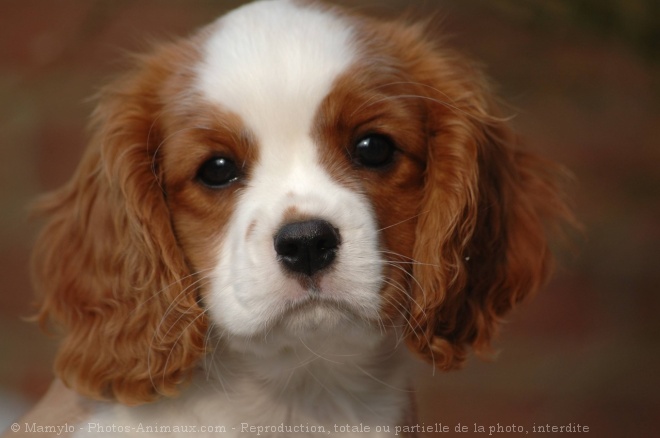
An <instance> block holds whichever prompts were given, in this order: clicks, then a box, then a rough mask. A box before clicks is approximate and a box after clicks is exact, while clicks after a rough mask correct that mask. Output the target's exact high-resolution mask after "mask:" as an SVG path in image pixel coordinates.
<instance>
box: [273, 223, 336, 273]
mask: <svg viewBox="0 0 660 438" xmlns="http://www.w3.org/2000/svg"><path fill="white" fill-rule="evenodd" d="M274 244H275V252H276V253H277V255H278V256H279V260H280V262H281V263H282V265H283V266H284V267H285V268H286V269H287V270H289V271H292V272H297V273H301V274H305V275H309V276H311V275H313V274H315V273H316V272H318V271H320V270H322V269H323V268H326V267H328V266H329V265H330V264H332V262H333V261H334V259H335V256H336V253H337V249H338V247H339V244H340V236H339V232H338V231H337V230H336V229H335V228H334V227H333V226H332V225H331V224H330V223H329V222H327V221H324V220H320V219H314V220H308V221H303V222H294V223H290V224H287V225H284V226H283V227H282V228H280V230H279V231H278V232H277V234H276V235H275V237H274Z"/></svg>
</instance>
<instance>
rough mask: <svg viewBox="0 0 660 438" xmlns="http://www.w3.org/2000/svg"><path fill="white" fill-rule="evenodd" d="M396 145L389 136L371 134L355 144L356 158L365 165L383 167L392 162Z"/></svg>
mask: <svg viewBox="0 0 660 438" xmlns="http://www.w3.org/2000/svg"><path fill="white" fill-rule="evenodd" d="M394 151H395V147H394V144H393V143H392V140H390V138H389V137H386V136H384V135H378V134H374V135H369V136H367V137H364V138H362V139H361V140H360V141H358V142H357V144H356V145H355V158H356V160H357V162H358V163H360V164H361V165H363V166H365V167H373V168H376V167H382V166H386V165H387V164H389V163H391V162H392V158H393V156H394Z"/></svg>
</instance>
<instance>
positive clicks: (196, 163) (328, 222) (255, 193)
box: [161, 3, 426, 341]
mask: <svg viewBox="0 0 660 438" xmlns="http://www.w3.org/2000/svg"><path fill="white" fill-rule="evenodd" d="M292 27H294V28H295V29H296V31H297V32H298V33H300V34H301V35H304V38H295V37H293V35H290V33H289V29H291V28H292ZM248 28H249V29H253V31H252V32H245V29H248ZM208 32H209V33H208V36H207V39H206V41H205V42H204V43H203V45H202V47H201V48H200V52H201V58H200V62H199V63H198V64H197V66H196V67H195V76H194V80H193V81H192V82H191V84H189V85H188V87H189V88H190V89H191V90H192V92H193V93H194V94H195V95H196V96H195V98H194V100H193V101H192V102H191V103H190V104H188V108H185V109H183V110H181V109H179V112H181V111H183V112H185V113H186V114H185V116H186V117H187V118H188V119H187V120H183V121H182V120H177V123H173V125H176V128H174V131H172V132H171V134H170V133H168V135H167V141H165V142H164V143H163V145H162V148H161V149H162V150H161V154H162V157H163V159H164V185H165V190H166V192H167V194H168V197H169V199H170V207H171V212H172V216H173V220H174V224H175V228H176V230H177V232H178V236H179V238H180V239H179V240H180V242H181V243H182V245H183V246H184V249H185V252H186V254H188V256H189V257H190V258H191V262H192V264H193V266H194V270H195V271H196V272H200V273H203V274H202V275H201V277H203V278H205V279H206V280H204V283H205V284H206V287H205V288H204V303H205V305H206V306H207V307H208V309H209V314H210V315H211V316H212V319H213V321H214V322H215V323H217V324H218V325H219V326H220V327H221V328H222V329H223V330H226V331H227V332H228V333H231V334H233V335H241V336H245V337H255V335H258V334H263V333H265V332H270V333H271V335H272V334H274V333H275V334H276V333H277V332H278V331H277V330H275V331H274V332H273V328H274V327H279V328H281V329H285V331H291V335H295V336H292V337H291V338H292V339H293V340H296V341H297V340H298V336H300V335H301V334H302V333H310V330H311V331H317V330H320V331H326V332H332V331H334V330H337V326H349V327H350V326H351V322H350V321H348V322H347V321H345V319H350V320H352V322H353V324H355V323H361V322H363V321H368V323H369V324H374V325H376V324H377V323H379V322H380V319H381V318H383V317H385V318H386V321H385V322H384V323H385V324H386V325H392V321H391V318H392V317H393V316H395V315H383V314H382V312H383V311H384V309H386V308H387V307H392V306H385V305H384V304H385V303H387V302H388V300H389V301H390V302H391V304H396V303H397V302H398V303H401V302H402V300H404V297H400V296H399V295H400V293H397V288H398V289H407V282H408V280H409V278H407V276H409V272H410V269H409V268H410V264H409V262H410V261H411V260H412V243H413V240H414V237H413V236H414V233H415V232H414V228H415V225H416V222H417V221H416V217H417V212H418V205H419V204H420V202H421V196H422V183H423V172H424V150H425V138H426V137H425V135H424V134H425V129H426V128H425V126H424V124H423V119H424V118H423V115H424V107H423V104H424V103H423V102H421V101H420V100H419V99H410V98H407V96H411V95H415V94H416V93H417V92H418V91H417V90H415V88H416V87H417V85H415V84H414V83H413V81H414V80H415V79H414V78H412V77H409V76H408V75H407V74H406V73H404V72H398V73H392V72H390V69H394V68H395V66H394V65H391V64H393V63H394V60H390V61H389V62H380V63H377V64H374V63H372V61H371V57H370V56H366V57H365V52H364V49H365V47H364V45H361V44H360V42H359V38H360V35H359V33H358V32H356V31H355V30H354V29H352V27H351V26H350V23H349V22H346V19H344V20H342V19H341V18H340V17H338V16H335V15H334V14H331V13H328V12H327V11H322V10H318V9H313V8H302V9H301V8H297V7H293V6H292V5H290V4H288V3H274V4H270V5H269V6H268V7H264V6H263V5H260V4H253V5H251V6H248V7H244V8H242V9H240V10H238V11H235V12H233V13H232V14H230V15H228V16H226V17H224V18H222V19H221V20H219V22H218V23H216V24H215V25H214V26H212V27H211V28H210V29H209V30H208ZM246 72H249V73H247V74H246ZM175 102H176V101H175ZM193 102H194V103H193ZM175 105H178V103H175ZM173 117H175V118H178V117H180V114H178V115H176V116H173ZM193 157H194V158H193ZM182 163H185V168H184V169H182ZM170 168H176V169H177V170H176V171H170V170H169V169H170ZM170 175H171V176H172V177H171V178H170ZM175 177H176V178H175ZM200 213H201V214H200ZM402 262H405V263H404V264H401V265H397V263H402ZM386 280H387V281H386ZM396 316H398V318H397V319H399V320H400V319H401V315H396ZM381 323H382V322H381Z"/></svg>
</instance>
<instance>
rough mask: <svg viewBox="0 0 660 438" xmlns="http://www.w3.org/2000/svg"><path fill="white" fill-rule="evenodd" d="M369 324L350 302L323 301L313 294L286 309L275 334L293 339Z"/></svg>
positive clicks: (279, 319) (279, 318)
mask: <svg viewBox="0 0 660 438" xmlns="http://www.w3.org/2000/svg"><path fill="white" fill-rule="evenodd" d="M365 323H367V320H366V318H365V317H364V316H362V315H360V314H358V312H357V311H356V310H355V309H353V308H352V307H351V306H350V305H349V304H348V303H344V302H342V301H335V300H329V299H326V298H320V297H319V295H317V294H315V293H312V294H310V295H308V296H306V297H305V298H304V299H301V300H298V301H296V302H294V303H291V304H289V305H287V306H286V308H285V310H284V311H283V312H282V313H281V315H280V316H279V317H278V319H277V322H276V323H275V324H274V326H273V329H274V330H275V331H279V332H282V333H283V334H290V335H292V336H297V337H300V336H306V335H308V334H310V333H317V332H325V333H331V332H332V331H336V330H337V329H338V328H345V327H347V326H351V327H356V326H359V325H363V324H365Z"/></svg>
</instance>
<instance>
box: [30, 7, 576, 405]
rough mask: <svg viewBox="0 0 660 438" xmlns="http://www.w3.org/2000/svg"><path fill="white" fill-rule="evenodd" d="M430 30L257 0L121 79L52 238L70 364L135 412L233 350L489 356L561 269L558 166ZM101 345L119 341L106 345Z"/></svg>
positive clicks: (47, 234) (62, 202) (73, 377)
mask: <svg viewBox="0 0 660 438" xmlns="http://www.w3.org/2000/svg"><path fill="white" fill-rule="evenodd" d="M424 32H425V31H424V28H423V27H421V26H414V25H404V24H398V23H388V22H380V21H375V20H370V19H366V18H363V17H355V16H348V15H344V14H342V13H339V12H337V11H334V10H329V9H326V8H324V7H320V6H314V5H311V6H310V5H306V6H303V5H299V4H297V3H295V2H288V1H276V2H257V3H253V4H250V5H248V6H245V7H243V8H241V9H239V10H236V11H235V12H233V13H230V14H229V15H227V16H225V17H223V18H221V19H220V20H218V21H217V22H216V23H214V24H213V25H211V26H209V27H208V28H206V29H204V30H202V31H201V32H200V33H199V34H197V35H195V36H194V37H192V38H190V39H188V40H184V41H181V42H178V43H176V44H172V45H169V46H163V47H161V48H160V49H159V50H158V51H156V53H155V54H154V55H151V56H149V57H147V58H145V59H144V60H143V61H142V63H141V65H140V66H139V68H138V69H137V70H136V71H135V72H133V73H131V74H130V75H127V76H126V77H125V78H123V79H121V80H119V81H117V82H116V83H115V84H114V85H112V86H111V87H109V88H108V89H106V91H105V93H104V96H103V97H102V99H101V103H100V105H99V109H98V110H97V112H96V115H95V119H94V123H95V136H94V138H93V139H92V142H91V144H90V147H89V149H88V150H87V152H86V155H85V157H84V159H83V162H82V164H81V166H80V168H79V170H78V172H77V174H76V176H75V177H74V179H73V180H72V181H71V183H69V184H68V185H67V186H66V187H64V188H63V189H62V190H60V191H59V192H56V193H55V194H53V195H51V196H50V197H49V198H47V199H45V200H44V202H43V207H42V208H43V210H44V211H45V212H46V214H48V215H50V217H51V220H50V222H49V223H48V225H47V227H46V229H45V230H44V233H43V235H42V237H41V239H40V240H39V243H38V246H37V249H36V251H35V268H36V269H35V273H36V278H37V287H38V289H40V290H41V292H42V293H43V301H42V308H41V317H42V319H46V318H48V317H50V318H52V319H53V320H55V321H56V322H57V323H59V324H60V325H62V326H63V327H64V330H65V339H64V341H63V344H62V347H61V350H60V355H59V357H58V364H57V367H58V370H59V373H60V376H61V377H62V378H63V379H64V380H65V381H67V382H69V383H70V384H72V385H74V386H76V387H77V388H78V389H79V390H80V391H82V392H84V393H86V394H88V395H92V396H96V397H99V396H105V397H114V398H117V399H119V400H121V401H124V402H127V403H135V402H143V401H147V400H151V399H153V398H154V396H155V395H156V394H157V393H161V394H171V393H174V391H175V390H176V387H177V385H178V384H179V383H180V382H181V381H183V380H185V378H186V376H187V375H188V374H189V371H190V370H191V369H192V368H193V367H194V366H195V364H196V363H197V362H198V360H199V358H200V357H201V356H202V355H203V354H204V352H205V338H206V336H207V334H208V333H209V330H210V327H213V330H215V332H216V333H217V334H218V335H219V336H221V337H222V338H223V339H225V340H226V341H228V342H229V343H231V342H232V340H238V341H239V342H238V343H239V344H241V345H246V343H250V342H252V343H259V344H260V347H263V346H264V345H268V340H269V336H270V339H277V342H276V341H274V340H273V341H272V342H273V343H272V344H271V345H272V346H273V349H274V350H273V351H275V352H276V351H277V348H279V347H281V346H282V343H281V342H282V340H284V342H285V343H286V342H291V343H296V342H302V341H301V339H303V338H305V337H308V336H314V334H315V333H323V334H324V336H328V334H332V336H335V337H338V338H342V337H343V338H346V339H347V340H348V339H349V338H350V340H351V341H353V340H354V338H357V339H360V338H363V339H364V342H365V343H366V344H368V343H369V342H372V341H373V337H374V336H376V335H378V336H393V334H392V333H393V332H395V331H396V332H397V333H398V334H399V335H401V334H402V335H404V336H406V337H407V339H408V344H409V346H410V347H411V348H412V349H413V350H414V351H416V352H417V353H418V354H419V355H420V356H422V357H424V358H426V359H427V360H429V361H430V362H433V363H434V364H435V365H436V366H438V367H440V368H442V369H447V368H451V367H454V366H457V365H458V364H460V363H461V362H462V361H463V359H464V357H465V352H466V348H467V347H469V346H473V347H476V348H485V347H487V346H488V343H489V341H490V339H491V337H492V335H493V333H494V331H495V328H496V325H497V322H498V320H499V318H500V317H501V316H502V315H504V314H505V313H506V312H507V311H508V310H510V308H511V307H512V306H513V305H514V304H515V303H517V302H518V301H520V300H521V299H522V298H523V297H524V296H526V295H527V294H529V293H530V292H532V291H534V290H535V289H536V288H537V287H538V286H539V284H540V283H541V282H542V281H543V279H544V278H545V277H546V274H547V266H548V262H549V253H548V249H547V245H546V242H545V237H544V232H543V225H542V218H543V217H545V216H554V215H557V214H559V215H565V214H567V213H566V210H565V207H564V206H563V204H562V203H561V202H560V201H559V200H558V195H557V192H556V189H555V187H554V186H553V183H552V178H551V175H550V172H548V171H542V170H541V166H540V164H539V161H538V160H536V159H535V158H533V157H531V156H530V155H528V154H526V153H524V152H521V151H519V150H517V149H516V147H515V140H514V138H513V136H512V135H511V133H510V131H509V129H508V127H507V126H506V124H505V122H504V121H503V120H502V119H500V118H497V114H494V112H495V111H496V110H495V108H494V107H493V105H492V103H491V99H490V97H489V95H488V91H487V89H486V88H485V87H484V86H483V84H482V81H481V80H480V79H479V78H478V77H477V76H476V74H475V73H474V71H473V70H472V68H471V67H470V66H469V65H468V64H467V63H465V62H464V61H461V60H460V58H459V57H456V56H455V55H453V54H450V53H449V52H447V51H446V50H441V49H439V48H438V47H436V45H435V44H433V43H432V42H429V41H428V40H427V39H426V37H425V34H424ZM101 339H103V342H100V340H101Z"/></svg>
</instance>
